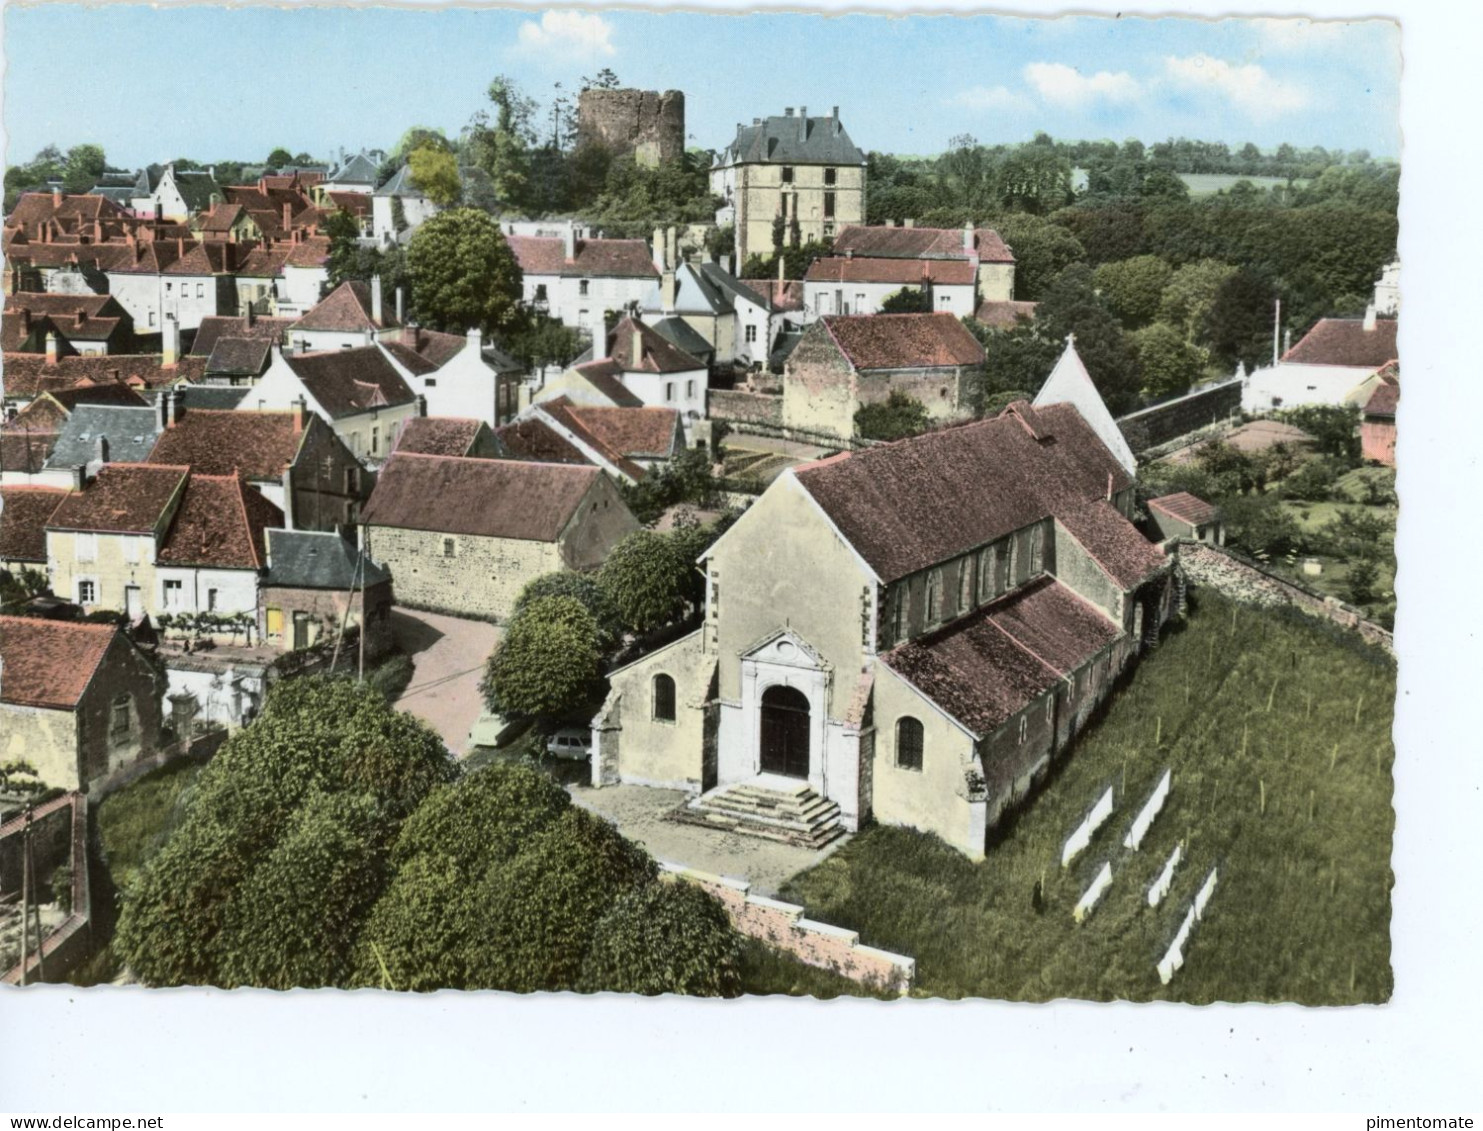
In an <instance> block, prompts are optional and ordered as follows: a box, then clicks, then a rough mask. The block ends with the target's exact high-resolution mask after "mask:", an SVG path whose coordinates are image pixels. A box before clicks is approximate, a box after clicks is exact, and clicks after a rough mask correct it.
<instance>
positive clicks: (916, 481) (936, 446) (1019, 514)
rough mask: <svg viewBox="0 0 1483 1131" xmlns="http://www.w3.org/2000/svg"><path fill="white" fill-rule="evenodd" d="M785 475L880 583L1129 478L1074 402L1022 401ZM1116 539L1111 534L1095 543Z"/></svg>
mask: <svg viewBox="0 0 1483 1131" xmlns="http://www.w3.org/2000/svg"><path fill="white" fill-rule="evenodd" d="M1027 419H1028V420H1030V421H1032V422H1033V424H1034V433H1035V434H1034V435H1032V431H1031V429H1030V428H1027V427H1026V424H1025V421H1026V420H1027ZM1037 437H1038V438H1037ZM792 474H793V475H794V476H795V477H796V478H797V480H798V482H799V484H800V485H802V487H803V488H804V490H806V491H807V492H808V493H809V494H810V495H811V496H812V497H813V498H814V499H815V501H817V502H818V504H819V506H820V507H822V508H823V510H824V513H825V514H827V515H828V516H829V518H830V520H831V521H832V522H833V523H834V525H835V527H836V529H838V530H839V532H840V534H841V536H842V537H843V538H844V539H845V540H846V541H847V542H848V543H849V544H850V545H851V546H853V547H854V549H855V551H856V552H857V553H859V554H860V556H861V557H863V558H864V559H865V561H866V562H867V563H868V564H869V565H870V567H871V569H873V570H874V571H875V572H876V574H877V575H878V576H879V577H880V578H881V579H882V580H883V581H886V582H891V581H895V580H897V579H899V578H902V577H905V576H906V575H908V574H911V573H916V572H917V571H918V570H922V569H926V568H927V567H929V566H933V565H936V564H938V563H939V562H943V561H947V560H948V559H950V558H955V557H957V556H959V555H961V554H966V553H969V552H971V551H974V550H976V549H978V548H980V547H982V546H986V545H988V544H989V543H990V542H993V541H995V540H997V539H999V538H1002V537H1003V536H1005V535H1006V534H1009V533H1011V532H1013V531H1015V530H1020V529H1022V528H1024V527H1026V526H1029V525H1030V524H1031V523H1034V522H1038V521H1041V520H1043V519H1045V518H1048V517H1052V516H1055V517H1060V516H1061V515H1062V514H1063V513H1070V512H1071V511H1073V510H1077V509H1079V508H1081V507H1083V506H1085V505H1086V504H1088V503H1092V502H1096V501H1098V500H1102V499H1105V498H1106V496H1107V494H1108V489H1109V486H1110V487H1111V490H1112V491H1114V492H1116V491H1119V490H1122V489H1123V488H1125V487H1128V486H1130V485H1131V484H1132V482H1133V479H1132V477H1131V476H1130V475H1129V474H1128V472H1127V471H1125V470H1124V469H1123V467H1122V465H1121V464H1119V463H1118V462H1117V460H1116V458H1115V457H1114V456H1113V455H1112V453H1111V452H1110V451H1108V449H1107V447H1106V446H1105V445H1104V444H1103V443H1102V442H1101V440H1099V439H1098V438H1097V435H1096V433H1095V432H1093V431H1092V429H1091V428H1090V426H1089V425H1088V424H1087V423H1086V421H1085V420H1083V419H1082V416H1081V414H1080V413H1079V412H1078V411H1077V410H1076V408H1075V407H1074V406H1072V405H1067V404H1063V405H1052V406H1049V407H1047V408H1043V409H1038V410H1037V409H1032V408H1031V407H1030V406H1029V405H1028V404H1027V403H1026V402H1024V401H1017V402H1015V404H1014V405H1012V406H1010V408H1008V409H1005V410H1004V412H1002V413H1001V414H1000V415H999V416H996V417H992V418H990V419H987V420H979V421H974V422H972V423H969V424H964V425H960V426H958V427H955V428H945V429H943V430H941V431H937V432H929V433H927V434H926V435H923V436H916V437H913V438H911V439H907V440H899V441H897V442H895V443H893V444H884V445H881V446H880V447H876V448H871V449H869V450H868V451H863V452H856V453H854V454H850V455H845V456H836V457H833V458H831V459H828V460H823V461H819V462H816V463H812V464H805V465H803V466H801V467H799V468H797V469H795V470H794V471H793V472H792ZM1120 521H1122V522H1123V524H1124V525H1127V526H1128V528H1129V529H1132V527H1131V526H1130V525H1129V524H1127V523H1126V520H1120ZM1094 522H1095V519H1088V520H1086V521H1085V522H1084V523H1080V524H1078V530H1080V531H1081V532H1082V533H1084V534H1086V535H1087V536H1088V537H1089V538H1090V539H1091V540H1092V544H1091V545H1088V546H1087V550H1088V552H1089V553H1091V554H1093V556H1097V555H1098V554H1099V552H1101V551H1102V550H1103V545H1102V542H1101V541H1100V540H1099V539H1098V538H1096V537H1095V535H1096V534H1097V533H1098V531H1099V530H1100V529H1101V528H1100V527H1095V526H1093V523H1094ZM1121 549H1122V546H1121V541H1119V542H1118V543H1116V544H1114V545H1112V546H1111V547H1110V548H1108V549H1107V551H1106V552H1107V553H1108V555H1109V556H1112V555H1113V554H1114V553H1118V552H1121Z"/></svg>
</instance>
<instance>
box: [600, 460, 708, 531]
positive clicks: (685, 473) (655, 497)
mask: <svg viewBox="0 0 1483 1131" xmlns="http://www.w3.org/2000/svg"><path fill="white" fill-rule="evenodd" d="M715 493H716V480H715V477H714V476H713V475H712V474H711V457H710V454H709V453H707V452H706V451H704V450H703V449H701V448H688V449H686V450H685V451H683V452H681V453H680V454H679V455H677V456H676V457H675V458H674V459H672V460H669V461H668V462H667V463H665V464H664V465H663V466H662V467H654V468H650V469H649V471H648V472H647V473H645V475H644V477H643V478H642V479H640V480H639V481H638V482H637V483H634V484H624V486H623V500H624V502H626V503H627V504H628V509H629V510H631V511H632V512H633V515H634V517H635V518H637V519H638V520H639V521H640V522H643V523H650V522H653V521H654V520H656V519H657V518H658V517H659V516H660V515H662V514H663V513H664V512H665V511H666V510H668V509H669V508H670V507H672V506H674V505H675V504H676V503H694V504H695V505H696V506H702V507H703V506H708V505H709V504H710V502H711V500H712V496H714V495H715Z"/></svg>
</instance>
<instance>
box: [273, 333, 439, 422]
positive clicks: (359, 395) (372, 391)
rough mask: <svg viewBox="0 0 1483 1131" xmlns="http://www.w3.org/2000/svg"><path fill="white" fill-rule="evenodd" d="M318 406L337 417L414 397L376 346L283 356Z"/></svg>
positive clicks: (406, 401) (398, 403) (407, 400)
mask: <svg viewBox="0 0 1483 1131" xmlns="http://www.w3.org/2000/svg"><path fill="white" fill-rule="evenodd" d="M284 360H285V361H286V362H288V365H289V368H291V369H292V370H293V371H294V372H295V373H296V374H298V377H299V380H300V381H302V382H303V383H304V387H305V388H306V389H308V390H309V393H310V395H311V396H313V398H314V399H315V400H316V401H318V402H319V405H320V407H321V408H323V409H324V410H325V412H327V413H329V414H330V416H331V417H333V418H334V419H336V420H338V419H339V418H340V417H342V416H354V415H355V414H357V413H361V412H368V411H370V410H371V409H372V408H376V407H378V406H379V407H383V408H384V407H387V406H395V405H404V404H411V403H412V402H413V401H415V400H416V399H417V397H416V394H415V393H413V392H412V390H411V388H410V387H409V386H408V385H407V382H406V381H404V380H402V375H401V374H400V373H398V372H397V370H396V366H394V365H392V363H391V362H390V361H389V360H388V359H387V357H386V355H385V354H384V353H382V352H381V351H380V349H378V348H377V347H376V346H373V345H372V346H357V347H356V348H354V349H348V350H330V351H327V352H325V353H301V354H293V355H290V356H285V357H284Z"/></svg>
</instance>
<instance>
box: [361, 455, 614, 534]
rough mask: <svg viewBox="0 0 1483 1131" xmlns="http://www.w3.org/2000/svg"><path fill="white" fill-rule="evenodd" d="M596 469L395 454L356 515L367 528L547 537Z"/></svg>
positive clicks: (566, 518) (560, 525)
mask: <svg viewBox="0 0 1483 1131" xmlns="http://www.w3.org/2000/svg"><path fill="white" fill-rule="evenodd" d="M601 474H602V472H600V471H599V470H598V469H597V468H595V467H590V466H587V467H571V466H568V465H564V464H552V463H526V462H523V461H520V460H503V459H458V458H454V457H450V456H423V455H408V454H405V453H401V452H398V453H395V454H393V455H392V457H391V458H390V459H389V460H387V462H386V465H385V466H384V467H382V469H381V472H380V474H379V475H378V476H377V479H376V488H375V490H373V491H372V492H371V497H370V499H369V500H368V501H367V502H366V505H365V509H364V511H363V512H362V516H361V517H362V521H363V522H365V523H367V524H369V525H372V526H392V527H398V528H401V529H405V530H426V531H432V532H437V533H440V534H469V535H478V536H482V537H486V538H511V539H519V540H522V541H530V542H554V541H556V539H557V538H558V537H559V536H560V534H561V532H562V530H564V529H565V528H566V525H567V523H568V522H570V521H571V519H572V516H573V515H574V514H575V513H576V511H577V506H578V505H579V504H580V503H581V501H582V499H583V498H584V497H585V496H586V495H587V492H588V491H590V490H591V489H592V487H593V485H594V484H595V483H596V482H597V479H598V477H599V476H600V475H601ZM371 553H372V554H373V555H374V554H375V541H374V536H373V540H372V543H371Z"/></svg>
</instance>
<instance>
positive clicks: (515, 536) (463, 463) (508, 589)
mask: <svg viewBox="0 0 1483 1131" xmlns="http://www.w3.org/2000/svg"><path fill="white" fill-rule="evenodd" d="M363 521H364V523H365V527H366V549H367V551H368V552H369V553H370V555H371V557H372V558H373V559H374V560H375V561H376V562H378V563H379V564H380V565H382V566H384V567H386V568H387V569H389V570H390V571H391V574H392V576H393V577H394V578H395V579H396V591H397V601H398V602H399V603H400V604H403V605H409V606H412V607H414V608H424V609H432V610H434V611H439V612H445V613H452V614H453V615H455V616H472V617H482V618H487V619H492V620H498V621H503V620H505V619H507V618H508V617H509V615H510V613H511V611H512V610H513V608H514V605H515V598H516V597H518V596H519V594H520V590H521V589H523V588H524V587H525V585H526V583H527V582H529V581H530V580H532V579H533V578H536V577H539V576H540V575H541V574H543V573H552V572H554V571H556V570H562V569H572V570H590V569H596V568H597V567H598V566H599V565H601V564H602V562H603V560H604V559H605V558H606V557H607V555H608V552H609V551H610V550H611V549H612V548H613V546H614V545H615V544H616V543H617V542H618V541H619V539H621V538H623V537H624V536H625V535H627V534H629V533H632V532H633V531H634V530H637V529H638V520H637V519H635V518H634V517H633V514H632V513H631V512H630V511H629V509H628V507H627V506H626V505H625V504H624V502H623V497H622V495H621V494H620V493H619V492H618V488H617V487H616V486H615V485H614V483H613V481H612V480H611V479H609V478H608V477H607V476H606V475H604V474H603V473H602V472H601V471H599V470H598V469H597V468H595V467H571V466H564V465H558V464H541V463H523V462H520V461H516V460H489V459H466V458H456V457H449V456H424V455H409V454H404V453H401V452H398V453H396V454H394V455H393V456H392V457H391V459H390V460H388V461H387V463H386V466H385V467H384V468H382V469H381V474H380V476H379V477H378V479H377V481H376V489H375V490H374V491H373V492H372V493H371V499H370V502H368V503H367V504H366V509H365V514H364V516H363Z"/></svg>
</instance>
